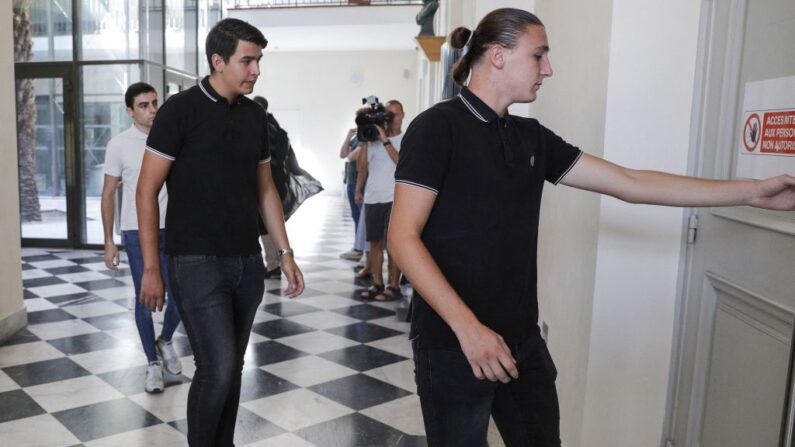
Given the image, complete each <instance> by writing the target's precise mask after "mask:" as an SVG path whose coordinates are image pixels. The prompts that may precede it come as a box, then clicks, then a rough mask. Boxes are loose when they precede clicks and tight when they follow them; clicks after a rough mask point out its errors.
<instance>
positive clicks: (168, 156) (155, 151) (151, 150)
mask: <svg viewBox="0 0 795 447" xmlns="http://www.w3.org/2000/svg"><path fill="white" fill-rule="evenodd" d="M146 150H148V151H149V152H151V153H153V154H155V155H157V156H159V157H163V158H165V159H166V160H171V161H174V160H176V157H173V156H171V155H168V154H165V153H163V152H160V151H158V150H157V149H154V148H151V147H149V146H146Z"/></svg>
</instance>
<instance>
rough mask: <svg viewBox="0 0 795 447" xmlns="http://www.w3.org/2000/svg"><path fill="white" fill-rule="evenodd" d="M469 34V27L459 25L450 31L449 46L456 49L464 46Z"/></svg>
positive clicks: (470, 32)
mask: <svg viewBox="0 0 795 447" xmlns="http://www.w3.org/2000/svg"><path fill="white" fill-rule="evenodd" d="M471 35H472V31H471V30H470V29H469V28H467V27H465V26H459V27H458V28H456V29H454V30H453V32H451V33H450V46H451V47H453V48H455V49H457V50H460V49H461V48H464V45H466V44H467V42H468V41H469V36H471Z"/></svg>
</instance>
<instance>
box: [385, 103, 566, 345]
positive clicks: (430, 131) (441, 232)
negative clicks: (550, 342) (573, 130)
mask: <svg viewBox="0 0 795 447" xmlns="http://www.w3.org/2000/svg"><path fill="white" fill-rule="evenodd" d="M581 154H582V152H581V151H580V150H579V149H578V148H576V147H574V146H572V145H570V144H568V143H566V142H565V141H563V139H561V138H560V137H558V136H557V135H555V134H554V133H552V132H551V131H550V130H548V129H546V128H545V127H543V126H541V125H540V124H539V123H538V121H536V120H534V119H530V118H522V117H517V116H513V115H509V114H506V115H505V116H504V117H503V118H500V117H498V116H497V114H496V113H495V112H494V111H493V110H492V109H491V108H490V107H489V106H487V105H486V104H485V103H484V102H483V101H481V100H480V99H479V98H478V97H477V96H475V95H474V94H473V93H472V92H471V91H469V90H468V89H466V88H464V89H463V91H462V92H461V94H460V95H458V96H457V97H455V98H452V99H450V100H448V101H445V102H442V103H439V104H436V105H435V106H433V107H431V108H430V109H428V110H426V111H425V112H423V113H421V114H420V115H419V116H418V117H417V118H416V119H415V120H414V121H412V123H411V124H410V125H409V127H408V129H407V130H406V136H405V137H404V138H403V143H402V145H401V150H400V159H399V162H398V166H397V170H396V172H395V181H396V182H401V183H406V184H410V185H415V186H419V187H422V188H425V189H428V190H429V191H432V192H433V193H435V194H436V195H437V197H436V201H435V202H434V205H433V209H432V210H431V213H430V215H429V217H428V221H427V222H426V224H425V227H424V229H423V232H422V241H423V242H424V244H425V245H426V246H427V248H428V250H429V251H430V253H431V255H432V256H433V259H434V260H435V261H436V263H437V264H438V265H439V268H440V269H441V270H442V273H443V274H444V276H445V277H446V278H447V280H448V281H449V282H450V284H451V285H452V286H453V289H455V291H456V292H457V293H458V294H459V295H460V296H461V298H462V299H463V300H464V302H465V303H466V304H467V306H469V308H470V309H472V311H473V312H474V313H475V315H476V316H477V318H478V319H479V320H480V322H481V323H483V324H485V325H486V326H488V327H489V328H491V329H492V330H494V331H495V332H497V333H498V334H500V335H502V336H503V337H504V338H505V339H506V341H507V342H508V343H509V346H513V344H514V343H517V342H520V341H523V340H524V339H526V338H527V337H529V336H531V335H533V334H538V325H537V322H538V299H537V295H536V244H537V236H538V216H539V208H540V205H541V192H542V189H543V187H544V181H545V180H546V181H549V182H551V183H553V184H557V183H558V182H560V181H561V180H562V179H563V177H564V176H565V175H566V174H567V173H568V172H569V170H570V169H571V168H572V167H573V166H574V164H575V163H576V162H577V160H578V159H579V157H580V156H581ZM415 293H416V292H415ZM418 297H419V296H418V295H415V298H418ZM419 298H422V297H419ZM410 336H411V337H412V338H416V339H417V341H418V343H419V345H420V346H421V347H428V348H452V349H460V345H459V343H458V340H457V339H456V337H455V335H454V334H453V332H452V330H451V329H450V327H449V326H448V325H447V324H446V323H445V322H444V320H442V318H441V317H439V315H438V314H437V313H436V312H435V311H434V310H433V309H432V308H431V307H430V306H429V305H428V304H427V303H426V302H425V301H424V300H423V299H415V300H414V301H413V314H412V321H411V334H410Z"/></svg>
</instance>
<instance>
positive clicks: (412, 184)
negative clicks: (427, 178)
mask: <svg viewBox="0 0 795 447" xmlns="http://www.w3.org/2000/svg"><path fill="white" fill-rule="evenodd" d="M395 183H403V184H405V185H411V186H416V187H418V188H422V189H427V190H428V191H430V192H432V193H434V194H436V195H437V196H438V195H439V190H438V189H436V188H431V187H430V186H428V185H423V184H422V183H417V182H412V181H410V180H397V179H396V180H395Z"/></svg>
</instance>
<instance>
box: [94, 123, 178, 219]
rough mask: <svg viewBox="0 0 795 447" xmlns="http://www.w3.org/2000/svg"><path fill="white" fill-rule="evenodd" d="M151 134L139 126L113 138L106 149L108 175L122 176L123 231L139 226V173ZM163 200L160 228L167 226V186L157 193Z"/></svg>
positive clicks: (159, 198) (131, 127) (159, 200)
mask: <svg viewBox="0 0 795 447" xmlns="http://www.w3.org/2000/svg"><path fill="white" fill-rule="evenodd" d="M146 137H147V135H146V134H145V133H143V132H141V131H140V130H138V128H136V127H135V125H132V126H130V128H129V129H127V130H125V131H124V132H122V133H120V134H118V135H116V136H115V137H113V138H111V140H110V141H109V142H108V147H107V149H106V150H105V174H107V175H110V176H112V177H117V178H120V179H121V182H122V199H121V219H120V222H119V228H121V230H122V231H128V230H137V229H138V213H137V212H136V211H135V188H136V187H137V186H138V174H140V173H141V162H142V161H143V159H144V150H145V148H146ZM157 201H158V202H159V203H160V228H165V226H166V205H167V203H168V193H167V192H166V185H163V188H162V189H161V190H160V194H158V196H157Z"/></svg>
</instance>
